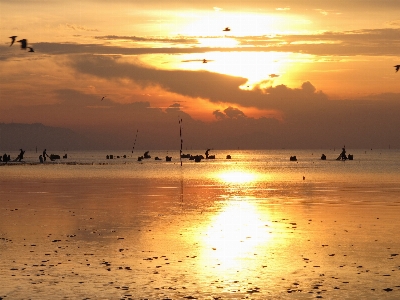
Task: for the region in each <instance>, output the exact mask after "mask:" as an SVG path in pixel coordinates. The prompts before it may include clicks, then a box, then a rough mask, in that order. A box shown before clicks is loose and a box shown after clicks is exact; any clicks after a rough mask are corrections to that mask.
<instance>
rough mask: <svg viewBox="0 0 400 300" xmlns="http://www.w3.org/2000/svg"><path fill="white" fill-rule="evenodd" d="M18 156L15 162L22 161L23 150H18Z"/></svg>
mask: <svg viewBox="0 0 400 300" xmlns="http://www.w3.org/2000/svg"><path fill="white" fill-rule="evenodd" d="M19 151H20V152H19V155H18V157H17V161H21V160H22V159H24V153H25V151H24V150H22V149H19Z"/></svg>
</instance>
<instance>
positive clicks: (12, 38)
mask: <svg viewBox="0 0 400 300" xmlns="http://www.w3.org/2000/svg"><path fill="white" fill-rule="evenodd" d="M16 38H17V36H16V35H13V36H10V39H11V44H10V47H11V46H12V45H13V44H14V42H15V39H16Z"/></svg>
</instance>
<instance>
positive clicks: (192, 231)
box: [0, 178, 400, 299]
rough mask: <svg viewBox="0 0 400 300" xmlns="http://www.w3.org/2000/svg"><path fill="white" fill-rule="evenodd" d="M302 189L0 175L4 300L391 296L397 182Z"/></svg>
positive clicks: (397, 279) (396, 293) (396, 287)
mask: <svg viewBox="0 0 400 300" xmlns="http://www.w3.org/2000/svg"><path fill="white" fill-rule="evenodd" d="M299 190H300V189H299V188H293V189H291V191H288V192H287V193H286V194H285V195H284V196H283V195H282V193H281V192H274V191H273V190H265V191H261V192H260V191H259V190H257V191H255V190H252V189H251V188H249V187H247V188H243V187H232V186H223V185H218V184H214V185H213V184H204V182H202V183H199V182H196V181H190V180H188V181H179V180H175V179H171V180H168V179H157V180H150V179H135V180H131V179H129V180H124V179H121V178H118V179H115V180H113V179H110V178H107V179H101V178H92V179H82V178H79V179H74V178H63V179H43V178H39V179H34V178H31V179H30V180H28V181H25V182H24V183H23V187H22V186H21V183H20V182H18V181H17V180H16V179H9V180H8V179H4V180H3V181H2V184H1V188H0V192H1V194H0V197H1V207H0V257H1V260H0V268H1V272H0V282H1V285H0V299H315V298H325V299H399V298H400V233H399V219H398V215H399V207H400V206H399V204H400V203H399V202H400V201H399V199H400V196H399V195H398V190H393V191H390V190H389V191H387V192H386V193H385V194H384V195H380V197H386V198H390V199H392V200H391V201H390V202H388V203H386V204H385V203H384V202H383V201H377V202H374V201H364V200H365V198H366V197H368V199H369V198H370V197H371V196H370V195H366V193H365V191H362V192H354V191H351V190H339V191H336V192H334V193H331V194H329V197H328V196H326V197H325V198H326V199H325V200H324V201H320V200H319V199H320V198H319V197H311V198H312V199H313V198H315V199H317V200H309V198H307V197H306V195H307V192H304V193H305V194H301V195H299ZM320 193H321V194H324V193H326V192H320ZM372 194H373V193H372ZM343 199H348V200H349V201H343Z"/></svg>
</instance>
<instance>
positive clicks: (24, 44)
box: [10, 35, 35, 52]
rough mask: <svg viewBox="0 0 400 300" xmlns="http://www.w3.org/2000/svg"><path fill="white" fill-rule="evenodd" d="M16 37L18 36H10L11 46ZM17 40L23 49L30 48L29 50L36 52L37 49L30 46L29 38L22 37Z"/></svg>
mask: <svg viewBox="0 0 400 300" xmlns="http://www.w3.org/2000/svg"><path fill="white" fill-rule="evenodd" d="M16 38H17V36H16V35H13V36H10V39H11V44H10V47H11V46H12V45H13V44H14V43H15V39H16ZM17 42H18V43H21V49H22V50H26V49H29V51H28V52H35V51H34V50H33V48H32V47H28V40H27V39H22V40H19V41H17Z"/></svg>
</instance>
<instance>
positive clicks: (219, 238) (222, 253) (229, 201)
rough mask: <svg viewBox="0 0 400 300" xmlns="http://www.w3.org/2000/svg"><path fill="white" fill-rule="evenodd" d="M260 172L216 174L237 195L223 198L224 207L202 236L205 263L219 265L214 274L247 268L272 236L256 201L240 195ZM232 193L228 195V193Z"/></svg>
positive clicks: (240, 171)
mask: <svg viewBox="0 0 400 300" xmlns="http://www.w3.org/2000/svg"><path fill="white" fill-rule="evenodd" d="M259 177H260V175H258V174H257V173H252V172H246V171H242V170H232V171H226V172H223V173H219V174H216V178H217V179H219V180H220V181H221V182H222V184H226V185H227V188H228V189H229V190H230V191H231V190H232V189H237V191H238V193H236V192H235V193H234V194H239V195H237V196H230V197H228V198H225V197H222V198H224V200H223V202H221V205H222V208H221V211H220V212H217V213H216V214H215V215H214V216H213V217H212V219H211V220H210V223H209V226H208V227H207V228H205V234H204V235H203V237H204V239H203V245H204V251H203V253H202V257H203V260H204V261H205V262H207V263H208V264H214V265H218V266H219V267H218V270H215V272H222V273H224V272H226V271H234V270H240V269H243V268H245V267H246V266H247V265H248V258H249V257H253V255H254V252H255V251H256V247H257V246H259V245H261V244H265V243H267V242H269V241H270V239H271V237H272V234H271V233H269V232H268V229H267V227H266V223H267V221H266V220H267V219H269V218H268V216H266V215H265V212H261V211H259V210H258V204H257V199H256V198H254V197H253V196H245V195H240V191H241V190H242V189H243V190H244V189H246V187H248V186H249V185H252V183H254V182H255V181H257V180H258V178H259ZM228 194H229V192H228Z"/></svg>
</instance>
